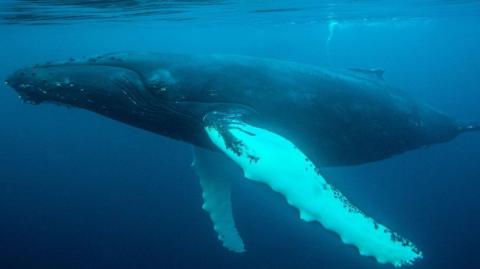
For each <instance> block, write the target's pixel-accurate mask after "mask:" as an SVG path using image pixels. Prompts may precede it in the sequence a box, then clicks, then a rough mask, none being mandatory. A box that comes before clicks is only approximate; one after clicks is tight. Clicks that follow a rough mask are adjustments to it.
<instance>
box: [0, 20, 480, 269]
mask: <svg viewBox="0 0 480 269" xmlns="http://www.w3.org/2000/svg"><path fill="white" fill-rule="evenodd" d="M479 22H480V19H477V18H475V17H468V18H427V19H419V20H404V21H401V20H400V21H391V20H387V21H377V22H375V21H374V22H363V23H362V22H340V24H339V25H337V26H336V28H335V31H334V34H333V36H332V39H331V41H330V43H329V44H327V43H326V40H327V36H328V25H327V24H326V23H312V24H307V23H304V24H286V23H284V24H273V23H272V24H268V23H263V24H248V23H245V24H238V23H236V24H235V23H232V24H225V25H223V24H217V25H215V24H205V25H202V24H198V25H197V24H195V23H194V22H190V23H161V22H158V23H146V22H139V23H135V22H132V23H128V24H127V23H84V24H72V25H56V26H8V25H3V26H0V35H1V41H0V59H1V63H0V77H2V78H4V77H6V76H7V75H8V74H9V73H10V72H12V71H13V70H15V69H16V68H19V67H22V66H24V65H30V64H33V63H36V62H42V61H47V60H52V59H64V58H69V57H77V56H83V55H87V56H88V55H91V54H100V53H104V52H110V51H120V50H137V51H159V52H181V53H229V54H245V55H253V56H262V57H273V58H280V59H286V60H292V61H297V62H302V63H308V64H316V65H330V66H335V67H382V68H384V69H385V70H386V74H385V79H386V80H387V81H388V82H389V83H390V84H392V85H395V86H398V87H400V88H403V89H405V90H408V91H409V92H411V93H412V94H413V95H414V96H416V97H418V98H420V99H422V100H424V101H426V102H428V103H430V104H431V105H433V106H435V107H437V108H439V109H441V110H443V111H446V112H448V114H450V115H452V117H455V118H458V119H464V120H479V121H480V107H479V105H478V103H479V101H480V92H479V90H480V74H479V70H480V53H479V49H478V48H479V45H480V28H479V27H478V25H479ZM0 119H1V122H0V268H5V269H10V268H71V269H75V268H81V269H87V268H129V269H131V268H142V269H143V268H389V267H390V268H391V266H390V265H378V264H376V263H375V262H374V261H373V259H368V258H365V257H361V256H360V255H359V254H358V253H357V251H356V250H355V249H354V248H352V247H350V246H346V245H344V244H343V243H341V241H340V240H338V238H337V236H336V235H334V234H332V233H329V232H326V231H325V230H324V229H323V228H321V227H320V226H319V225H315V224H311V223H305V222H302V221H300V220H299V218H298V214H297V212H296V211H295V210H293V209H292V208H290V207H289V206H287V204H286V203H285V202H284V200H283V198H281V197H280V196H279V195H277V194H275V193H273V192H272V191H270V190H269V189H268V188H267V187H265V186H263V185H258V184H255V183H252V182H249V181H246V180H243V179H241V178H238V179H236V180H235V182H234V189H233V206H234V210H235V217H236V220H237V222H238V229H239V230H240V233H241V235H242V236H243V238H244V241H245V243H246V248H247V252H246V253H244V254H240V255H238V254H232V253H230V252H228V251H226V250H224V249H223V248H222V247H221V244H220V243H219V242H217V240H216V235H215V233H214V231H213V229H212V227H211V222H210V219H209V218H208V216H207V214H206V213H205V212H204V211H203V210H202V209H201V204H202V201H201V191H200V187H199V184H198V182H197V179H196V177H195V175H194V174H193V171H192V170H191V169H190V163H191V160H192V158H191V149H190V147H189V146H188V145H185V144H182V143H179V142H175V141H171V140H168V139H166V138H162V137H160V136H157V135H154V134H150V133H147V132H144V131H142V130H138V129H134V128H131V127H129V126H125V125H122V124H120V123H117V122H114V121H111V120H108V119H105V118H101V117H99V116H97V115H94V114H92V113H90V112H86V111H80V110H76V109H66V108H63V107H56V106H53V105H40V106H31V105H26V104H23V103H22V102H20V101H19V100H18V99H17V97H16V94H15V93H14V92H13V91H12V90H11V89H9V88H7V87H6V86H5V85H2V86H0ZM479 156H480V134H478V133H471V134H465V135H462V136H460V137H458V138H457V139H455V140H454V141H452V142H450V143H448V144H442V145H436V146H432V147H431V148H428V149H424V150H417V151H413V152H409V153H406V154H403V155H400V156H396V157H394V158H391V159H389V160H386V161H382V162H377V163H373V164H369V165H363V166H357V167H345V168H336V169H325V175H326V177H327V179H328V180H329V181H330V182H331V183H332V184H334V185H335V186H336V187H338V188H339V189H340V190H342V192H343V193H344V194H345V195H346V196H347V197H349V198H350V200H351V201H352V202H353V203H354V204H356V205H358V206H359V207H360V208H361V209H363V210H364V211H365V212H367V213H368V214H369V215H370V216H372V217H374V218H375V219H377V220H378V221H379V222H381V223H384V224H386V225H387V226H389V227H391V228H392V229H393V230H394V231H397V232H399V233H400V234H402V235H404V236H405V237H407V238H409V239H411V240H412V241H414V242H415V243H416V244H417V246H418V247H419V248H420V249H421V250H422V251H423V252H424V256H425V258H424V260H422V261H421V262H420V263H418V264H417V265H416V266H415V268H437V269H439V268H474V267H475V266H474V265H475V264H480V255H479V254H480V251H479V249H478V241H479V239H480V229H479V228H478V226H479V224H480V202H479V200H478V199H479V198H480V197H479V190H478V188H479V187H480V184H479V183H478V181H479V180H480V166H479Z"/></svg>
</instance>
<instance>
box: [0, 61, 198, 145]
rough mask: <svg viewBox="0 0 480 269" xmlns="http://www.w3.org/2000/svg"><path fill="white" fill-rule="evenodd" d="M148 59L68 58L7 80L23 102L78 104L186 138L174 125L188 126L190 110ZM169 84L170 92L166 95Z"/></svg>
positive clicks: (160, 67)
mask: <svg viewBox="0 0 480 269" xmlns="http://www.w3.org/2000/svg"><path fill="white" fill-rule="evenodd" d="M164 62H168V61H164ZM150 63H151V61H146V60H145V59H143V58H142V57H140V56H135V57H127V56H124V55H118V54H112V55H105V56H99V57H94V58H89V59H84V60H80V61H78V60H73V59H72V60H68V61H64V62H53V63H47V64H41V65H35V66H32V67H28V68H22V69H19V70H17V71H16V72H14V73H13V74H11V75H10V76H8V77H7V78H6V80H5V83H6V84H7V85H9V86H10V87H12V88H13V89H14V90H15V91H16V92H17V93H18V95H19V98H20V99H22V100H23V101H24V102H28V103H31V104H41V103H53V104H60V105H66V106H69V107H78V108H82V109H86V110H89V111H93V112H96V113H100V114H102V115H104V116H107V117H109V118H113V119H115V120H119V121H122V122H124V123H127V124H130V125H134V126H136V127H140V128H143V129H147V130H150V131H153V132H156V133H160V134H162V135H166V136H170V137H174V138H179V139H182V140H183V139H188V137H187V138H184V137H178V136H179V133H180V132H179V131H178V130H175V129H174V128H187V127H185V126H191V125H192V120H191V118H189V115H187V114H188V113H185V112H184V111H181V108H179V107H176V106H175V105H176V103H177V101H178V99H179V98H181V96H180V97H179V94H177V91H176V86H177V85H176V84H175V83H176V81H175V80H174V79H173V78H172V76H171V75H170V71H169V67H168V66H166V64H162V61H157V62H155V64H154V65H149V64H150ZM167 88H168V93H169V94H165V92H166V89H167ZM185 133H186V132H184V131H182V134H185Z"/></svg>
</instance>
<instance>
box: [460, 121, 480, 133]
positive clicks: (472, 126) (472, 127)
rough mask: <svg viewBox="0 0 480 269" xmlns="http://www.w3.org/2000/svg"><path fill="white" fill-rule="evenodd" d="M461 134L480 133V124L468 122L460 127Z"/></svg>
mask: <svg viewBox="0 0 480 269" xmlns="http://www.w3.org/2000/svg"><path fill="white" fill-rule="evenodd" d="M458 131H459V132H460V133H464V132H480V122H467V123H463V124H460V125H459V126H458Z"/></svg>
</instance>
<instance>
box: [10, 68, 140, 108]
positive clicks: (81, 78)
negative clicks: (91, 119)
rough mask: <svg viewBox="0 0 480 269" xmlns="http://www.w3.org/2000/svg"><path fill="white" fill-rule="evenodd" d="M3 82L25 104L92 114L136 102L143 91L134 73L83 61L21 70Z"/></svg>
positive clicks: (137, 75)
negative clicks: (92, 112)
mask: <svg viewBox="0 0 480 269" xmlns="http://www.w3.org/2000/svg"><path fill="white" fill-rule="evenodd" d="M5 83H6V84H7V85H9V86H11V87H12V88H14V89H15V91H16V92H17V93H18V95H19V98H20V99H22V100H23V101H25V102H27V103H31V104H40V103H44V102H47V103H55V104H62V105H68V106H75V107H80V108H86V109H89V110H93V111H96V112H102V111H103V112H108V110H110V111H112V112H113V111H115V110H118V109H119V108H123V109H125V108H128V107H130V104H135V102H140V101H139V99H141V98H142V97H143V95H144V94H145V92H146V91H145V87H144V84H143V82H142V79H141V77H140V75H139V74H138V73H137V72H135V70H132V69H129V68H127V67H120V66H108V65H92V64H88V63H87V62H80V63H78V64H75V63H70V64H66V63H58V64H50V63H49V64H44V65H36V66H33V67H28V68H22V69H19V70H17V71H16V72H14V73H13V74H12V75H10V76H9V77H7V79H6V80H5ZM117 112H120V111H117Z"/></svg>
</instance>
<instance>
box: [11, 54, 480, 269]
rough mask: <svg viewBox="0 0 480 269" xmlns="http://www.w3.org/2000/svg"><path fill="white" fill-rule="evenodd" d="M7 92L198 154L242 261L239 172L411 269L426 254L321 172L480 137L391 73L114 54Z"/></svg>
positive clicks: (54, 66) (230, 58) (209, 194)
mask: <svg viewBox="0 0 480 269" xmlns="http://www.w3.org/2000/svg"><path fill="white" fill-rule="evenodd" d="M5 83H6V84H7V85H9V86H11V87H12V88H14V89H15V90H16V91H17V93H18V94H19V96H20V97H21V99H22V100H24V101H25V102H28V103H32V104H40V103H45V102H46V103H55V104H60V105H67V106H73V107H78V108H82V109H86V110H89V111H93V112H95V113H98V114H101V115H103V116H106V117H109V118H111V119H114V120H117V121H120V122H123V123H126V124H129V125H131V126H135V127H138V128H141V129H144V130H147V131H151V132H154V133H157V134H160V135H162V136H165V137H169V138H172V139H176V140H179V141H184V142H186V143H189V144H191V145H193V148H194V162H193V165H192V167H193V169H194V170H195V172H196V174H197V176H198V177H199V179H200V185H201V187H202V191H203V195H202V197H203V200H204V204H203V209H204V210H206V211H207V212H208V213H209V215H210V218H211V220H212V222H213V225H214V229H215V231H216V232H217V234H218V239H219V240H220V241H221V242H222V243H223V245H224V246H225V247H226V248H227V249H229V250H231V251H234V252H243V251H245V246H244V243H243V241H242V238H241V236H240V233H239V231H237V229H236V226H235V220H234V215H233V212H232V208H231V201H230V186H231V184H230V180H231V178H232V177H233V176H234V175H231V174H229V171H230V169H228V167H231V166H237V167H240V168H241V169H242V170H243V172H244V177H245V178H246V179H248V180H253V181H257V182H260V183H263V184H266V185H268V186H269V187H270V188H271V189H272V190H273V191H275V192H278V193H280V194H281V195H282V196H284V198H285V199H286V201H287V203H288V204H289V205H291V206H293V207H294V208H296V209H297V210H298V212H299V214H300V218H301V219H302V220H304V221H307V222H317V223H320V224H321V225H322V226H323V227H324V228H325V229H327V230H330V231H333V232H335V233H336V234H338V235H339V237H340V239H341V240H342V241H343V242H344V243H345V244H348V245H353V246H355V247H356V248H357V249H358V251H359V253H360V254H361V255H364V256H370V257H373V258H375V259H376V260H377V261H378V262H379V263H390V264H392V265H394V266H396V267H400V266H403V265H411V264H413V263H414V262H415V261H417V260H419V259H421V258H422V255H423V254H422V252H421V251H420V250H419V249H418V248H417V247H416V246H415V245H414V244H413V243H412V242H411V241H409V240H407V239H404V238H403V237H402V236H400V235H399V234H397V233H395V232H393V231H391V230H390V229H389V228H387V227H386V226H385V225H383V224H380V223H379V222H377V221H375V220H374V219H373V218H371V217H369V216H367V215H366V214H365V213H364V212H362V211H361V210H359V209H358V208H357V207H356V206H354V205H353V204H352V203H351V202H350V201H349V200H348V199H347V198H346V197H345V196H343V195H342V193H341V192H340V191H339V190H337V189H336V188H335V187H334V186H332V185H331V184H329V183H328V182H327V180H326V179H325V178H324V177H323V176H322V173H321V172H320V170H319V168H321V167H325V166H347V165H357V164H363V163H368V162H374V161H378V160H382V159H386V158H389V157H391V156H393V155H395V154H399V153H402V152H405V151H408V150H413V149H417V148H421V147H424V146H427V145H431V144H435V143H443V142H447V141H450V140H451V139H453V138H455V137H456V136H457V135H458V134H460V133H463V132H468V131H479V130H480V126H479V125H477V124H473V123H468V122H459V121H455V120H453V119H451V118H450V117H448V116H447V115H445V114H443V113H442V112H440V111H438V110H436V109H434V108H432V107H430V106H428V105H426V104H424V103H422V102H420V101H417V100H415V99H414V98H412V97H411V96H409V95H408V94H407V93H406V92H403V91H401V90H399V89H396V88H394V87H391V86H389V85H388V84H387V83H386V82H385V81H384V80H383V70H381V69H360V68H349V69H330V68H320V67H315V66H308V65H302V64H297V63H292V62H285V61H280V60H273V59H262V58H254V57H246V56H236V55H182V54H152V53H111V54H105V55H101V56H96V57H91V58H85V59H81V60H75V59H70V60H68V61H63V62H49V63H46V64H40V65H35V66H32V67H27V68H22V69H19V70H17V71H16V72H14V73H13V74H12V75H10V76H9V77H8V78H7V79H6V81H5Z"/></svg>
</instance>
